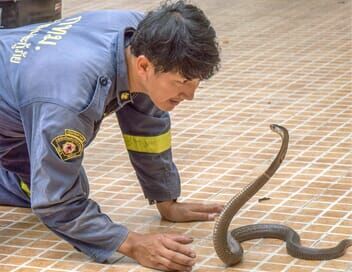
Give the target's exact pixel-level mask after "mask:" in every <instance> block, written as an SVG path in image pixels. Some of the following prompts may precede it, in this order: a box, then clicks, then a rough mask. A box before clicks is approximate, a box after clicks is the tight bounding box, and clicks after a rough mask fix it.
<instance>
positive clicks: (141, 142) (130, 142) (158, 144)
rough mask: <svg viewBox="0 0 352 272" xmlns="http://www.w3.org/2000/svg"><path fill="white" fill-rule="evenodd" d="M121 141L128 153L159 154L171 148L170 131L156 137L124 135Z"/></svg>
mask: <svg viewBox="0 0 352 272" xmlns="http://www.w3.org/2000/svg"><path fill="white" fill-rule="evenodd" d="M123 139H124V140H125V144H126V147H127V149H128V150H129V151H137V152H144V153H161V152H164V151H166V150H168V149H170V148H171V133H170V130H169V131H168V132H166V133H164V134H161V135H158V136H133V135H128V134H124V135H123Z"/></svg>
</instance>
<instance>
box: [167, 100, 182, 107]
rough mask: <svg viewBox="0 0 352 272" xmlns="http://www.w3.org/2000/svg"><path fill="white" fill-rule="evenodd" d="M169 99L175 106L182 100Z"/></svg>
mask: <svg viewBox="0 0 352 272" xmlns="http://www.w3.org/2000/svg"><path fill="white" fill-rule="evenodd" d="M169 101H170V103H171V104H172V105H174V106H177V105H178V104H180V103H181V102H182V100H178V99H170V100H169Z"/></svg>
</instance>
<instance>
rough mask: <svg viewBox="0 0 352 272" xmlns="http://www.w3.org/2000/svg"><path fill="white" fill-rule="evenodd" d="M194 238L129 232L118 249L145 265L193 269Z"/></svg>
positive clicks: (165, 268) (168, 268) (164, 268)
mask: <svg viewBox="0 0 352 272" xmlns="http://www.w3.org/2000/svg"><path fill="white" fill-rule="evenodd" d="M192 241H193V239H192V238H189V237H187V236H184V235H180V234H139V233H136V232H129V234H128V237H127V239H126V240H125V241H124V242H123V243H122V245H121V246H120V248H119V249H118V251H119V252H120V253H122V254H123V255H126V256H128V257H130V258H132V259H135V260H136V261H137V262H138V263H140V264H141V265H143V266H146V267H150V268H154V269H159V270H162V271H191V270H192V267H193V265H194V264H195V261H196V254H195V252H194V251H193V250H192V249H191V248H190V247H188V246H186V245H187V244H189V243H192Z"/></svg>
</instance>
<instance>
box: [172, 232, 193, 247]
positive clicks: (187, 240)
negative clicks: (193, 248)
mask: <svg viewBox="0 0 352 272" xmlns="http://www.w3.org/2000/svg"><path fill="white" fill-rule="evenodd" d="M166 236H167V237H169V238H170V239H172V240H174V241H176V242H178V243H181V244H185V245H186V244H190V243H192V242H193V238H192V237H189V236H186V235H182V234H177V233H169V234H166Z"/></svg>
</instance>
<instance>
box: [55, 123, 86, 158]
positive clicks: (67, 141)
mask: <svg viewBox="0 0 352 272" xmlns="http://www.w3.org/2000/svg"><path fill="white" fill-rule="evenodd" d="M85 142H86V137H84V135H83V134H82V133H80V132H78V131H75V130H72V129H65V134H63V135H58V136H56V137H55V138H54V139H53V140H52V141H51V145H52V146H53V147H54V148H55V150H56V153H57V154H58V155H59V157H60V158H61V159H62V160H63V161H68V160H71V159H74V158H78V157H81V156H82V154H83V149H84V144H85Z"/></svg>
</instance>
